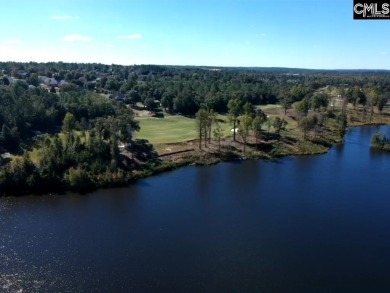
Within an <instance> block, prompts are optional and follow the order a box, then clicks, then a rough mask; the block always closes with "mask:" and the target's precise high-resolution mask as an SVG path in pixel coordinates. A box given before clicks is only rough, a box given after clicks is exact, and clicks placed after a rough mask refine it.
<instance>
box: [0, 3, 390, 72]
mask: <svg viewBox="0 0 390 293" xmlns="http://www.w3.org/2000/svg"><path fill="white" fill-rule="evenodd" d="M0 11H1V16H0V27H1V30H0V61H39V62H46V61H64V62H83V63H89V62H99V63H105V64H112V63H115V64H123V65H132V64H171V65H209V66H262V67H263V66H264V67H299V68H323V69H390V58H389V57H390V38H389V37H388V35H389V32H390V20H361V21H358V20H353V19H352V12H353V1H352V0H278V1H276V0H207V1H206V0H111V1H97V0H94V1H92V0H77V1H76V0H66V1H63V0H56V1H44V0H41V1H39V0H19V1H9V0H7V1H5V0H0Z"/></svg>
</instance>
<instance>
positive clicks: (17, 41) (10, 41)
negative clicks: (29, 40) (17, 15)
mask: <svg viewBox="0 0 390 293" xmlns="http://www.w3.org/2000/svg"><path fill="white" fill-rule="evenodd" d="M22 43H23V42H22V41H21V40H18V39H9V40H5V41H3V44H6V45H20V44H22Z"/></svg>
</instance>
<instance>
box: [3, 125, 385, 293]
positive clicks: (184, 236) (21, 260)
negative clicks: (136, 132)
mask: <svg viewBox="0 0 390 293" xmlns="http://www.w3.org/2000/svg"><path fill="white" fill-rule="evenodd" d="M378 129H381V130H382V131H385V132H387V134H390V128H389V127H385V126H380V127H379V126H375V127H363V128H354V129H352V130H351V132H350V134H348V136H347V137H346V142H345V144H344V145H337V146H334V147H333V148H332V149H331V151H330V152H329V153H328V154H325V155H319V156H308V157H290V158H284V159H280V160H277V161H272V162H271V161H247V162H241V163H226V164H218V165H216V166H211V167H202V168H199V167H188V168H183V169H180V170H177V171H175V172H172V173H168V174H163V175H161V176H156V177H152V178H148V179H146V180H142V181H140V182H138V183H137V184H135V185H134V186H131V187H129V188H124V189H115V190H103V191H98V192H96V193H93V194H90V195H86V196H79V195H74V194H70V195H66V196H42V197H36V196H29V197H23V198H2V199H0V292H389V291H390V192H389V190H390V180H389V179H390V154H387V153H382V152H378V151H373V150H371V149H370V147H369V144H370V138H371V135H372V133H373V132H374V131H376V130H378Z"/></svg>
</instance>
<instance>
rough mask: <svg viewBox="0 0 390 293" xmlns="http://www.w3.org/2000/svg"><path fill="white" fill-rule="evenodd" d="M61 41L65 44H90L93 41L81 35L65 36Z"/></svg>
mask: <svg viewBox="0 0 390 293" xmlns="http://www.w3.org/2000/svg"><path fill="white" fill-rule="evenodd" d="M63 40H64V41H65V42H73V41H83V42H91V41H92V40H93V39H92V38H90V37H85V36H82V35H67V36H65V37H64V39H63Z"/></svg>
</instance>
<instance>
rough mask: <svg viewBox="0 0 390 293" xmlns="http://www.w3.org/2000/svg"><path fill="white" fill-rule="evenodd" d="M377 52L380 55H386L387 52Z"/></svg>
mask: <svg viewBox="0 0 390 293" xmlns="http://www.w3.org/2000/svg"><path fill="white" fill-rule="evenodd" d="M379 54H381V55H387V52H386V51H382V52H379Z"/></svg>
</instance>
